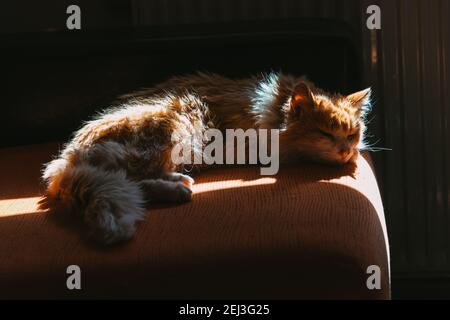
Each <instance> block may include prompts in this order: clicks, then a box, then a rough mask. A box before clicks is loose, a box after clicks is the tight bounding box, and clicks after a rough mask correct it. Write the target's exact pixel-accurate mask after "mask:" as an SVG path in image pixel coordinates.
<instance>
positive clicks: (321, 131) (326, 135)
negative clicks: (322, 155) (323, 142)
mask: <svg viewBox="0 0 450 320" xmlns="http://www.w3.org/2000/svg"><path fill="white" fill-rule="evenodd" d="M319 132H320V134H321V135H322V136H324V137H325V138H327V139H328V140H330V141H334V140H335V139H334V136H333V135H332V134H330V133H328V132H325V131H323V130H319Z"/></svg>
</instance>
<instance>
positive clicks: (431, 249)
mask: <svg viewBox="0 0 450 320" xmlns="http://www.w3.org/2000/svg"><path fill="white" fill-rule="evenodd" d="M419 9H420V13H421V18H422V24H421V25H422V30H421V34H422V35H421V39H422V45H421V48H422V52H421V60H422V61H421V64H422V70H423V82H422V89H423V93H422V102H423V105H422V112H423V121H424V128H423V129H424V150H423V153H424V154H425V159H426V162H425V175H426V181H425V187H426V191H425V196H426V197H425V200H426V210H425V212H426V215H427V218H428V230H427V231H428V237H429V241H428V248H427V251H428V255H427V258H428V262H429V263H430V266H431V267H433V268H437V269H439V268H443V267H444V266H445V263H446V252H445V241H446V239H445V229H444V224H443V223H442V221H444V219H445V213H444V206H443V202H442V194H443V179H444V174H443V165H442V158H443V150H444V148H442V147H440V146H444V144H443V139H442V138H443V137H442V129H443V128H442V120H441V116H442V115H441V108H442V105H443V101H442V100H441V97H442V91H443V90H444V89H445V88H444V86H445V85H446V84H444V83H442V82H441V81H440V80H441V75H440V73H441V72H442V71H443V68H442V61H441V56H440V48H439V45H440V43H439V35H440V32H439V31H440V25H439V23H438V22H439V19H436V17H439V11H438V10H439V1H424V0H421V2H420V8H419ZM436 20H437V21H436Z"/></svg>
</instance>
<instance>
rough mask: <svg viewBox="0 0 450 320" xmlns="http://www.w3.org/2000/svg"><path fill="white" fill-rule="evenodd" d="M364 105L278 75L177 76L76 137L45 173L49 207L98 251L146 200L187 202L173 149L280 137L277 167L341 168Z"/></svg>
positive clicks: (187, 184)
mask: <svg viewBox="0 0 450 320" xmlns="http://www.w3.org/2000/svg"><path fill="white" fill-rule="evenodd" d="M369 104H370V89H366V90H363V91H359V92H356V93H354V94H351V95H347V96H344V95H341V94H329V93H326V92H325V91H323V90H321V89H319V88H317V87H316V86H314V85H313V84H312V83H310V82H308V81H307V80H305V79H303V78H297V77H293V76H289V75H285V74H282V73H271V74H268V75H261V76H255V77H252V78H247V79H240V80H232V79H228V78H225V77H222V76H219V75H215V74H202V73H199V74H196V75H187V76H181V77H174V78H172V79H170V80H168V81H167V82H165V83H162V84H160V85H159V86H157V87H154V88H151V89H146V90H142V91H139V92H136V93H134V94H131V95H128V96H125V97H124V98H123V99H122V100H121V101H120V102H119V104H118V106H116V107H113V108H111V109H109V110H106V111H105V112H103V113H102V114H100V115H99V116H97V117H96V118H95V119H93V120H91V121H89V122H87V123H86V124H85V125H84V126H83V127H82V128H81V129H80V130H78V131H77V132H76V133H75V134H74V137H73V139H72V140H71V141H70V142H69V143H68V144H66V145H65V147H64V149H63V150H62V151H61V152H60V154H59V156H58V158H56V159H55V160H53V161H51V162H50V163H48V164H47V165H46V167H45V169H44V173H43V178H44V180H45V181H46V184H47V199H48V200H49V201H51V202H53V203H58V204H59V205H62V206H63V207H64V208H66V209H67V210H71V211H74V212H77V213H78V214H80V215H81V217H82V219H83V221H84V222H85V224H86V225H87V226H88V228H89V231H90V234H91V235H92V236H93V237H94V238H96V239H97V240H99V241H100V242H102V243H106V244H111V243H116V242H119V241H123V240H126V239H129V238H131V237H132V236H133V234H134V232H135V228H136V222H137V221H138V220H141V219H142V218H143V217H144V213H145V206H146V203H147V202H148V201H173V202H184V201H189V200H190V199H191V186H192V184H193V182H194V181H193V179H192V178H191V177H189V176H187V175H185V174H183V169H184V168H183V166H182V165H176V164H174V163H173V161H172V159H171V151H172V148H173V147H174V145H175V144H176V143H177V142H178V141H182V140H183V139H185V138H186V137H201V136H202V135H198V133H203V132H204V131H205V130H207V129H208V128H217V129H220V130H224V129H234V128H241V129H244V130H246V129H248V128H256V129H258V128H266V129H279V130H280V134H279V148H280V161H281V163H283V162H288V161H292V160H297V159H301V158H304V159H309V160H314V161H320V162H325V163H330V164H334V165H336V164H337V165H341V164H345V163H348V162H353V161H355V159H356V158H357V156H358V146H361V143H362V141H363V133H364V130H365V125H364V116H365V114H366V111H367V110H368V107H369ZM174 137H175V139H174ZM206 142H207V141H203V140H202V139H201V138H200V139H198V141H194V145H197V146H198V147H201V146H203V145H204V144H205V143H206Z"/></svg>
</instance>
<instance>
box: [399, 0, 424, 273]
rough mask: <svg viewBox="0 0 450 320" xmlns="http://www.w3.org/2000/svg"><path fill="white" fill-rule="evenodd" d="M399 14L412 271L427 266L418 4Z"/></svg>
mask: <svg viewBox="0 0 450 320" xmlns="http://www.w3.org/2000/svg"><path fill="white" fill-rule="evenodd" d="M400 3H401V9H400V10H399V12H400V14H401V16H400V22H401V30H400V32H401V37H402V39H403V42H402V46H401V57H402V77H403V91H402V94H403V103H404V105H405V108H404V114H403V118H404V123H403V124H404V126H403V132H402V133H401V134H403V135H404V137H405V139H404V146H405V163H404V166H405V170H406V172H405V191H406V203H405V205H406V213H407V215H408V219H409V221H410V224H409V229H408V235H407V237H408V238H407V239H408V243H409V244H411V245H414V247H413V249H414V250H410V255H411V263H412V265H413V266H414V267H425V266H426V258H425V253H426V247H427V237H426V230H427V220H426V219H425V207H424V192H425V188H424V185H425V184H424V183H425V181H424V170H425V167H424V154H423V152H418V150H419V151H420V150H423V148H424V140H423V123H422V112H421V106H420V102H421V100H422V95H421V83H422V81H423V79H422V68H421V64H420V50H421V48H420V44H421V43H420V39H419V41H417V40H418V38H417V37H418V36H419V37H420V33H419V30H420V26H421V25H420V19H419V10H418V0H402V1H400Z"/></svg>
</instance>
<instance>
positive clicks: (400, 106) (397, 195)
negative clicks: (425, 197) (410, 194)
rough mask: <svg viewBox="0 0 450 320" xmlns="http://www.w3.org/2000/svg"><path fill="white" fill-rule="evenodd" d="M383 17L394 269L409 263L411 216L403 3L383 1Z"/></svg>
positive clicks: (387, 185) (388, 204) (388, 197)
mask: <svg viewBox="0 0 450 320" xmlns="http://www.w3.org/2000/svg"><path fill="white" fill-rule="evenodd" d="M380 7H381V8H382V14H383V20H382V29H381V37H380V43H381V57H380V60H381V61H380V66H381V67H382V69H381V75H380V77H381V81H382V87H381V89H382V92H379V93H380V95H381V96H382V100H381V102H382V104H381V105H380V104H377V103H376V104H375V106H374V108H382V110H381V112H380V111H376V110H375V111H374V112H375V113H377V114H380V113H384V115H385V116H384V119H385V126H384V129H385V143H386V144H385V145H384V147H387V148H390V149H392V151H386V152H385V161H386V162H385V166H384V167H385V176H384V179H385V188H386V192H385V194H384V196H385V199H384V200H385V207H386V212H387V218H388V221H389V222H390V223H389V225H390V227H391V228H392V229H393V230H395V232H391V233H390V237H391V241H390V242H391V244H392V247H391V250H392V252H391V253H392V263H393V266H392V269H393V270H398V269H403V268H404V267H405V266H407V265H408V260H409V258H408V257H409V255H408V253H409V251H410V250H409V246H408V241H407V240H408V239H407V237H406V236H405V235H407V234H408V229H409V219H408V215H407V212H406V208H405V199H406V194H405V170H404V169H405V168H404V163H405V162H406V159H405V157H404V155H405V153H404V150H403V148H404V136H403V135H402V134H401V128H402V127H403V122H404V119H403V114H404V101H403V94H402V92H403V81H402V79H403V77H402V74H403V67H404V66H403V64H402V56H401V52H400V47H401V46H402V43H403V39H402V33H401V32H400V28H401V25H400V21H399V18H400V15H401V13H400V10H401V8H400V5H399V3H398V2H396V1H391V0H383V1H382V2H381V3H380Z"/></svg>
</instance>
